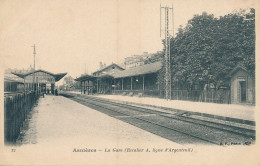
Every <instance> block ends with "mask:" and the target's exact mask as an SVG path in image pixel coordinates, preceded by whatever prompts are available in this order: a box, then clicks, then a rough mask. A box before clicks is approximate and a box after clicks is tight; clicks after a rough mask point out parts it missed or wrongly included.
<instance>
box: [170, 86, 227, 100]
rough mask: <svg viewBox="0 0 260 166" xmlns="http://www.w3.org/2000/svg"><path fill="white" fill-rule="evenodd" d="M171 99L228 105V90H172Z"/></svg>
mask: <svg viewBox="0 0 260 166" xmlns="http://www.w3.org/2000/svg"><path fill="white" fill-rule="evenodd" d="M172 99H173V100H189V101H196V102H209V103H223V104H230V90H222V89H221V90H213V89H212V90H207V91H203V90H192V91H188V90H173V91H172Z"/></svg>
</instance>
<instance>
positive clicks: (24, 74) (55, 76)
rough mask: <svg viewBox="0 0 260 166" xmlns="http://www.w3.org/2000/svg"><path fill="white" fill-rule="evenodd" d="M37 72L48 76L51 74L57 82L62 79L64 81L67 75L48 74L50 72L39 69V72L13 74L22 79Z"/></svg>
mask: <svg viewBox="0 0 260 166" xmlns="http://www.w3.org/2000/svg"><path fill="white" fill-rule="evenodd" d="M37 72H43V73H47V74H50V75H52V76H53V77H54V78H55V81H59V80H60V79H62V78H63V77H64V76H65V75H66V74H67V73H58V74H53V73H51V72H48V71H45V70H42V69H39V70H35V71H32V72H28V73H16V72H12V74H14V75H16V76H18V77H21V78H25V77H26V76H28V75H30V74H33V73H37Z"/></svg>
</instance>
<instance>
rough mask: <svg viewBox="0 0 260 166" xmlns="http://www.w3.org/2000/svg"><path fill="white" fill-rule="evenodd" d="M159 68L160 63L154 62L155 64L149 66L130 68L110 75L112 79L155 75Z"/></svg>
mask: <svg viewBox="0 0 260 166" xmlns="http://www.w3.org/2000/svg"><path fill="white" fill-rule="evenodd" d="M161 68H162V62H161V61H159V62H155V63H150V64H146V65H142V66H138V67H134V68H130V69H127V70H122V71H119V72H116V73H114V74H112V76H113V77H114V78H123V77H131V76H138V75H144V74H150V73H156V72H158V71H159V70H160V69H161Z"/></svg>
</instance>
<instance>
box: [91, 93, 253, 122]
mask: <svg viewBox="0 0 260 166" xmlns="http://www.w3.org/2000/svg"><path fill="white" fill-rule="evenodd" d="M95 97H100V98H105V99H112V100H118V101H124V102H131V103H138V104H143V105H150V106H156V107H166V108H172V109H179V110H183V111H189V112H196V113H201V114H207V115H213V116H212V117H213V118H214V116H221V117H226V118H234V119H242V120H245V121H254V120H255V106H251V105H236V104H216V103H204V102H192V101H183V100H165V99H160V98H153V97H137V96H122V95H95Z"/></svg>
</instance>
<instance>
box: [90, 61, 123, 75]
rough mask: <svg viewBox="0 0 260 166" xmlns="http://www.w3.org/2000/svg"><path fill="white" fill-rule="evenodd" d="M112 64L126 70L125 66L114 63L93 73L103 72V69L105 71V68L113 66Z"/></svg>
mask: <svg viewBox="0 0 260 166" xmlns="http://www.w3.org/2000/svg"><path fill="white" fill-rule="evenodd" d="M111 66H117V67H118V68H119V69H121V70H124V68H122V67H121V66H119V65H117V64H115V63H112V64H111V65H108V66H107V67H104V68H103V69H100V70H97V71H95V72H94V73H93V74H95V73H98V72H101V71H104V70H106V69H108V68H109V67H111Z"/></svg>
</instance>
